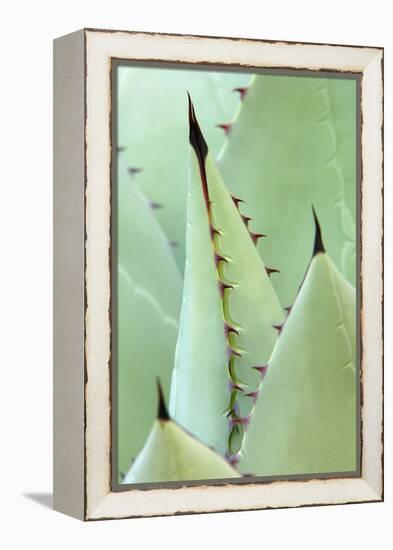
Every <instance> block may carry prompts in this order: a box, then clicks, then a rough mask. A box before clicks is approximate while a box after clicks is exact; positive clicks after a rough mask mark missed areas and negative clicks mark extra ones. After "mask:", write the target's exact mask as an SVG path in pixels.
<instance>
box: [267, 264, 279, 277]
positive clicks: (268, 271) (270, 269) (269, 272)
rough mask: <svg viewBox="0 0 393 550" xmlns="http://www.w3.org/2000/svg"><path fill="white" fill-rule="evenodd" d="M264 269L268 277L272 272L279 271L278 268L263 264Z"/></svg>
mask: <svg viewBox="0 0 393 550" xmlns="http://www.w3.org/2000/svg"><path fill="white" fill-rule="evenodd" d="M265 269H266V273H267V274H268V277H270V275H271V274H272V273H280V270H279V269H274V267H266V266H265Z"/></svg>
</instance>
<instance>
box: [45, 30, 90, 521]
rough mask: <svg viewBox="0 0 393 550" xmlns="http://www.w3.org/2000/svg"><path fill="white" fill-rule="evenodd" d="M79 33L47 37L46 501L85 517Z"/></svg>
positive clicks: (82, 82)
mask: <svg viewBox="0 0 393 550" xmlns="http://www.w3.org/2000/svg"><path fill="white" fill-rule="evenodd" d="M84 49H85V33H84V31H83V30H82V31H77V32H75V33H72V34H70V35H67V36H64V37H61V38H58V39H56V40H55V41H54V68H53V74H54V81H53V85H54V105H53V111H54V112H53V115H54V128H53V133H54V151H53V154H54V173H53V175H54V203H53V214H54V239H53V247H54V296H53V300H54V314H53V317H54V357H53V359H54V372H53V374H54V377H53V382H54V394H53V409H54V416H53V423H54V436H53V492H54V500H53V506H54V508H55V509H56V510H58V511H60V512H63V513H65V514H68V515H71V516H74V517H76V518H79V519H84V517H85V503H84V501H85V490H84V489H85V483H84V480H85V474H84V467H85V466H84V464H85V460H84V451H85V449H84V302H85V300H84V286H85V285H84V280H85V275H84V263H85V262H84V202H85V201H84V181H85V177H84V172H85V145H84V144H85V130H84V127H85V121H84V119H85V93H84V91H85V63H84Z"/></svg>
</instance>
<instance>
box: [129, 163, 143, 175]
mask: <svg viewBox="0 0 393 550" xmlns="http://www.w3.org/2000/svg"><path fill="white" fill-rule="evenodd" d="M140 172H143V168H134V167H133V166H130V167H129V168H128V173H129V174H130V176H131V177H132V176H135V174H139V173H140Z"/></svg>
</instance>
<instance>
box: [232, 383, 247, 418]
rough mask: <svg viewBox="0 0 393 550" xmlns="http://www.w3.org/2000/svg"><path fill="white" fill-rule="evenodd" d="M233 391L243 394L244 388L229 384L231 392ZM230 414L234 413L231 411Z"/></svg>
mask: <svg viewBox="0 0 393 550" xmlns="http://www.w3.org/2000/svg"><path fill="white" fill-rule="evenodd" d="M232 390H238V391H241V392H243V391H244V390H243V388H242V387H241V386H239V384H235V383H234V382H230V383H229V391H232ZM230 414H232V411H230Z"/></svg>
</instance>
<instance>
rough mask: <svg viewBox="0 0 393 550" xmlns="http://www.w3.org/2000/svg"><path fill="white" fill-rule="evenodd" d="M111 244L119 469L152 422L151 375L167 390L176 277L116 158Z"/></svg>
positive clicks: (177, 299)
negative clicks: (114, 237) (114, 229)
mask: <svg viewBox="0 0 393 550" xmlns="http://www.w3.org/2000/svg"><path fill="white" fill-rule="evenodd" d="M117 242H118V265H119V268H118V274H117V329H118V338H117V342H118V357H117V364H118V394H119V401H118V422H119V451H118V452H119V469H120V471H123V472H124V471H125V470H126V469H127V468H128V467H129V465H130V462H131V460H133V459H134V458H135V456H136V454H137V452H138V451H139V450H140V449H141V447H142V445H143V442H144V441H145V439H146V436H147V434H148V432H149V430H150V428H151V426H152V423H153V421H154V414H155V413H154V408H155V405H154V403H155V392H153V394H151V393H150V390H151V388H152V387H154V385H152V380H154V377H155V376H157V375H159V376H160V377H161V379H162V382H163V385H164V388H165V391H168V390H169V380H170V375H171V371H172V368H173V360H174V350H175V345H176V337H177V326H178V316H179V310H180V296H181V280H180V275H179V272H178V269H177V266H176V264H175V262H174V259H173V255H172V253H171V250H170V246H169V244H168V242H167V239H166V238H165V236H164V235H163V233H162V230H161V228H160V227H159V225H158V223H157V220H156V219H155V216H154V213H153V212H152V210H151V208H150V207H149V204H148V202H147V200H146V199H145V197H144V196H143V195H142V193H141V191H140V190H139V189H138V188H137V187H136V185H135V182H134V181H132V178H130V176H129V174H128V173H127V170H126V168H125V166H124V165H123V164H122V163H121V162H119V171H118V240H117ZM141 411H143V413H142V412H141Z"/></svg>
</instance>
